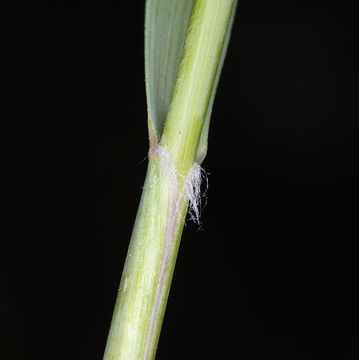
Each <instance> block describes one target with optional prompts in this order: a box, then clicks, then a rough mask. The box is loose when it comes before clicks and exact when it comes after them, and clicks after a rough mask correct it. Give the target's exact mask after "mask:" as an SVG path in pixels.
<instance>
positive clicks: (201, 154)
mask: <svg viewBox="0 0 359 360" xmlns="http://www.w3.org/2000/svg"><path fill="white" fill-rule="evenodd" d="M237 2H238V1H237V0H235V1H234V5H233V11H232V14H231V18H230V21H229V24H228V29H227V34H226V37H225V41H224V44H223V48H222V54H221V58H220V60H219V64H218V68H217V73H216V77H215V79H214V83H213V88H212V92H211V97H210V99H209V103H208V109H207V113H206V118H205V120H204V124H203V128H202V133H201V138H200V141H199V145H198V150H197V157H196V161H197V162H198V163H199V164H201V163H202V161H203V160H204V158H205V157H206V155H207V148H208V130H209V123H210V119H211V114H212V107H213V102H214V97H215V95H216V90H217V86H218V82H219V78H220V76H221V72H222V68H223V63H224V59H225V57H226V53H227V48H228V43H229V39H230V37H231V30H232V26H233V21H234V17H235V14H236V8H237Z"/></svg>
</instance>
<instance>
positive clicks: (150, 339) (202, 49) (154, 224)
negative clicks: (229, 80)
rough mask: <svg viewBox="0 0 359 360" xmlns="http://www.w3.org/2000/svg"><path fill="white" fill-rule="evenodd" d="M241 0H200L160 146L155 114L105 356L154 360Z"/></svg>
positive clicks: (188, 34) (106, 358) (133, 359)
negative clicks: (195, 170)
mask: <svg viewBox="0 0 359 360" xmlns="http://www.w3.org/2000/svg"><path fill="white" fill-rule="evenodd" d="M233 5H234V1H233V0H211V1H208V0H196V1H195V3H194V6H193V9H192V16H191V20H190V24H189V28H188V32H187V37H186V42H185V48H184V50H183V54H182V58H181V61H180V65H179V70H178V76H177V80H176V84H175V88H174V93H173V96H172V101H171V104H170V108H169V112H168V115H167V119H166V123H165V127H164V130H163V134H162V138H161V139H160V142H159V143H158V140H157V136H156V132H155V130H154V129H153V126H152V120H151V119H149V127H150V143H151V147H150V151H149V164H148V170H147V175H146V180H145V185H144V189H143V193H142V197H141V202H140V205H139V209H138V213H137V217H136V221H135V225H134V228H133V233H132V237H131V242H130V247H129V250H128V254H127V258H126V263H125V266H124V270H123V274H122V278H121V283H120V288H119V292H118V297H117V302H116V306H115V310H114V314H113V319H112V323H111V329H110V333H109V337H108V341H107V345H106V350H105V355H104V360H114V359H116V360H118V359H121V360H139V359H141V360H142V359H145V360H149V359H154V357H155V353H156V348H157V343H158V339H159V334H160V330H161V326H162V321H163V316H164V312H165V308H166V303H167V298H168V293H169V289H170V285H171V280H172V275H173V270H174V266H175V262H176V257H177V252H178V247H179V243H180V239H181V234H182V230H183V224H184V220H185V216H186V211H187V203H188V198H187V195H186V193H185V191H184V186H185V183H186V181H188V177H189V176H190V175H188V174H189V173H190V169H191V168H192V167H193V166H194V164H195V158H196V153H197V148H198V143H199V139H200V136H201V131H202V127H203V122H204V119H205V116H206V112H207V107H208V102H209V99H210V96H211V92H212V87H213V82H214V79H215V75H216V71H217V67H218V63H219V60H220V56H221V53H222V47H223V43H224V40H225V35H226V31H227V27H228V23H229V19H230V15H231V12H232V11H233V8H234V6H233Z"/></svg>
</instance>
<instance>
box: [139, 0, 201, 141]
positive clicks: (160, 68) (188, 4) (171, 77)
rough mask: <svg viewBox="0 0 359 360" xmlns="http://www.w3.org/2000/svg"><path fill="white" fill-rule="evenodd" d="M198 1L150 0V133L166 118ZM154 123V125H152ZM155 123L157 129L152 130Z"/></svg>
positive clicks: (147, 43)
mask: <svg viewBox="0 0 359 360" xmlns="http://www.w3.org/2000/svg"><path fill="white" fill-rule="evenodd" d="M193 3H194V0H147V2H146V15H145V76H146V94H147V108H148V118H149V123H150V125H149V126H150V129H149V131H150V136H151V133H153V131H155V134H156V137H157V139H158V140H159V139H160V138H161V135H162V131H163V126H164V123H165V121H166V117H167V112H168V108H169V105H170V102H171V97H172V92H173V88H174V85H175V81H176V77H177V70H178V64H179V62H180V59H181V55H182V50H183V45H184V42H185V38H186V33H187V27H188V23H189V20H190V17H191V10H192V6H193ZM151 122H152V124H151ZM151 125H152V126H153V127H154V129H151Z"/></svg>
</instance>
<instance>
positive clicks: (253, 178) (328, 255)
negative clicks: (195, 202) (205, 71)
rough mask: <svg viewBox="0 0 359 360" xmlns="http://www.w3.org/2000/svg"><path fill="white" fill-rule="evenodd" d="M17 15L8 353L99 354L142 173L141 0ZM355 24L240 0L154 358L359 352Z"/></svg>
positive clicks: (9, 145)
mask: <svg viewBox="0 0 359 360" xmlns="http://www.w3.org/2000/svg"><path fill="white" fill-rule="evenodd" d="M4 16H5V18H6V20H7V22H8V26H7V28H6V41H5V42H4V43H3V50H4V51H3V55H2V58H3V60H5V63H6V65H5V66H3V72H4V73H5V76H6V78H7V79H8V80H9V81H8V82H6V84H5V86H4V88H5V93H6V94H5V97H3V100H4V104H5V106H4V108H3V110H4V113H3V115H4V116H3V120H4V123H3V125H6V124H7V125H10V126H8V128H7V129H5V127H3V131H1V137H2V141H1V144H2V147H3V149H2V155H3V160H2V164H1V169H2V179H3V180H5V184H4V185H3V186H2V187H1V199H2V200H1V207H2V209H3V216H2V224H3V225H2V226H1V255H0V256H1V258H0V313H1V314H0V315H1V321H0V323H1V333H0V336H1V350H0V351H1V354H0V355H1V356H0V357H1V358H2V359H19V360H22V359H39V360H41V359H54V360H55V359H101V358H102V354H103V350H104V346H105V342H106V337H107V332H108V328H109V324H110V319H111V315H112V310H113V305H114V301H115V297H116V291H117V287H118V284H119V281H120V276H121V271H122V266H123V263H124V260H125V256H126V250H127V246H128V241H129V238H130V234H131V228H132V224H133V221H134V217H135V214H136V209H137V205H138V201H139V197H140V194H141V186H142V183H143V180H144V176H145V171H146V159H145V158H146V153H147V146H148V145H147V129H146V101H145V87H144V70H143V67H144V66H143V18H144V1H139V2H137V1H133V2H127V1H126V2H123V1H117V2H110V1H98V2H82V3H74V2H70V1H69V2H67V3H66V2H62V1H52V2H36V3H34V2H17V5H16V8H15V9H13V10H12V11H11V12H9V13H7V14H5V15H4ZM357 22H358V17H357V15H356V12H354V9H353V8H351V7H350V6H349V5H348V3H346V2H345V1H343V2H337V4H336V5H335V6H334V5H332V3H329V2H328V1H312V2H303V1H275V0H274V1H268V0H267V1H264V0H263V1H253V0H251V1H249V0H248V1H246V0H243V1H241V2H240V4H239V8H238V13H237V18H236V22H235V25H234V29H233V35H232V39H231V43H230V48H229V51H228V56H227V60H226V62H225V66H224V70H223V73H222V79H221V82H220V86H219V89H218V93H217V96H216V101H215V106H214V111H213V116H212V124H211V129H210V139H209V153H208V156H207V159H206V160H205V162H204V167H205V169H206V170H207V171H208V172H209V173H210V175H209V189H208V193H207V194H208V204H207V206H206V208H205V209H204V211H203V215H202V223H203V225H202V229H201V230H198V227H197V226H195V225H193V224H191V223H188V224H187V225H186V229H185V231H184V235H183V239H182V244H181V248H180V252H179V256H178V262H177V267H176V271H175V276H174V281H173V285H172V289H171V294H170V298H169V303H168V309H167V313H166V317H165V321H164V325H163V330H162V334H161V339H160V343H159V349H158V354H157V359H198V358H200V359H201V358H206V359H208V358H210V359H217V358H239V359H257V358H258V359H259V358H261V359H263V358H268V357H269V358H272V357H273V358H276V359H282V358H283V359H317V358H318V356H322V355H324V356H326V355H329V354H334V355H335V357H336V358H337V359H352V358H356V355H355V354H357V353H358V347H359V346H358V319H359V314H358V287H357V284H358V250H359V249H358V238H359V237H358V235H359V232H358V204H359V197H358V180H359V179H358V165H359V161H358V156H357V155H358V144H359V140H358V139H359V131H358V130H359V125H358V106H357V99H356V95H355V91H356V90H357V86H358V68H357V66H358V65H357V64H358V62H357V59H356V58H355V57H354V54H355V50H356V47H357V42H358V40H357V36H356V30H357ZM5 109H6V111H5ZM5 114H6V115H5Z"/></svg>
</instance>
